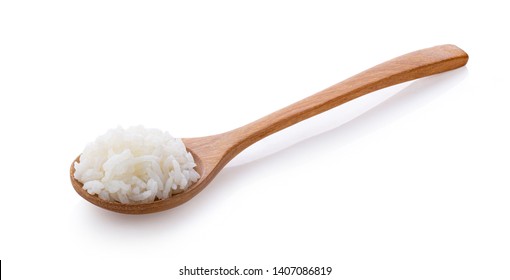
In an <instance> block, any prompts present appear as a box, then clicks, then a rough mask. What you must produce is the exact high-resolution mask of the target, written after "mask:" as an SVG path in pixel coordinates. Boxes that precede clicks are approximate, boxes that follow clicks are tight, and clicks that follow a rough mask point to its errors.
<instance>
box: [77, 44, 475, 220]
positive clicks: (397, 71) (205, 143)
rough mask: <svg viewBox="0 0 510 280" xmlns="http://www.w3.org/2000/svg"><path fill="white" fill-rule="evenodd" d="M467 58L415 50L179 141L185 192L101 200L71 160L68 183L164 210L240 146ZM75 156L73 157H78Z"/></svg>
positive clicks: (447, 49)
mask: <svg viewBox="0 0 510 280" xmlns="http://www.w3.org/2000/svg"><path fill="white" fill-rule="evenodd" d="M467 61H468V55H467V54H466V53H465V52H464V51H463V50H461V49H460V48H458V47H456V46H454V45H441V46H436V47H432V48H428V49H423V50H419V51H415V52H412V53H408V54H406V55H403V56H400V57H397V58H394V59H392V60H389V61H387V62H384V63H382V64H379V65H377V66H375V67H373V68H370V69H368V70H366V71H364V72H361V73H359V74H357V75H355V76H353V77H351V78H349V79H347V80H344V81H343V82H340V83H338V84H335V85H333V86H331V87H329V88H327V89H325V90H323V91H320V92H318V93H316V94H314V95H312V96H310V97H307V98H305V99H303V100H301V101H298V102H296V103H294V104H292V105H290V106H287V107H285V108H283V109H281V110H279V111H276V112H274V113H272V114H270V115H267V116H265V117H263V118H261V119H259V120H256V121H254V122H252V123H249V124H247V125H245V126H242V127H240V128H237V129H234V130H232V131H229V132H225V133H222V134H218V135H212V136H206V137H199V138H185V139H183V141H184V144H185V145H186V148H187V149H188V150H189V151H190V152H191V153H192V154H193V156H194V158H195V161H196V162H197V171H198V173H199V174H200V176H201V177H200V179H199V181H198V182H196V183H195V184H193V185H192V186H191V187H190V188H189V189H187V190H186V191H184V192H182V193H179V194H175V195H173V196H172V197H170V198H168V199H165V200H157V201H155V202H153V203H145V204H120V203H117V202H108V201H103V200H101V199H99V198H98V197H97V196H93V195H90V194H88V193H87V192H86V191H85V190H83V185H82V184H81V183H80V182H78V181H77V180H75V179H74V176H73V174H74V162H73V164H72V165H71V182H72V185H73V187H74V189H75V190H76V191H77V192H78V194H80V195H81V196H82V197H83V198H85V199H86V200H88V201H90V202H91V203H93V204H95V205H97V206H99V207H102V208H105V209H108V210H112V211H116V212H121V213H128V214H145V213H152V212H158V211H163V210H166V209H170V208H173V207H176V206H178V205H181V204H182V203H184V202H186V201H188V200H190V199H191V198H193V197H194V196H195V195H196V194H198V193H199V192H200V191H201V190H203V189H204V188H205V187H206V186H207V185H208V184H209V182H210V181H211V180H212V179H213V178H214V177H215V176H216V175H217V174H218V172H219V171H220V170H221V169H222V168H223V167H224V166H225V165H226V164H227V163H228V162H229V161H230V160H232V158H234V157H235V156H236V155H237V154H239V153H240V152H241V151H243V150H244V149H246V148H247V147H249V146H250V145H252V144H253V143H255V142H257V141H259V140H261V139H263V138H265V137H267V136H269V135H271V134H273V133H275V132H278V131H280V130H282V129H284V128H286V127H289V126H291V125H293V124H296V123H298V122H300V121H302V120H305V119H308V118H310V117H313V116H315V115H317V114H320V113H322V112H325V111H327V110H329V109H331V108H334V107H336V106H339V105H341V104H343V103H345V102H348V101H350V100H353V99H355V98H357V97H360V96H363V95H365V94H367V93H370V92H373V91H376V90H379V89H382V88H385V87H389V86H393V85H396V84H399V83H403V82H407V81H410V80H414V79H418V78H422V77H426V76H430V75H434V74H439V73H442V72H445V71H449V70H453V69H456V68H459V67H462V66H464V65H466V63H467ZM75 161H79V157H78V158H77V159H76V160H75Z"/></svg>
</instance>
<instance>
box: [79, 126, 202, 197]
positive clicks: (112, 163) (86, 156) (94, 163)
mask: <svg viewBox="0 0 510 280" xmlns="http://www.w3.org/2000/svg"><path fill="white" fill-rule="evenodd" d="M195 166H196V164H195V162H194V160H193V156H192V155H191V154H190V153H189V152H187V151H186V147H185V146H184V144H183V143H182V141H181V139H175V138H173V137H172V136H170V134H168V133H166V132H162V131H160V130H157V129H146V128H144V127H142V126H138V127H131V128H128V129H123V128H121V127H119V128H116V129H112V130H109V131H108V132H107V133H106V134H104V135H102V136H99V137H98V138H97V139H96V141H95V142H93V143H91V144H89V145H88V146H87V147H86V148H85V150H84V151H83V153H82V154H81V156H80V162H79V163H75V164H74V167H75V169H76V171H75V173H74V177H75V178H76V179H77V180H78V181H80V182H81V183H83V188H84V189H85V190H86V191H87V192H88V193H89V194H92V195H98V196H99V197H100V198H101V199H103V200H107V201H117V202H120V203H124V204H129V203H132V204H134V203H147V202H152V201H154V200H155V199H165V198H168V197H170V196H172V194H175V193H179V192H182V191H184V190H186V189H187V188H188V187H189V186H190V185H191V184H193V183H194V182H196V181H197V180H198V178H199V177H200V175H199V174H198V173H197V172H196V171H195V170H194V169H193V168H194V167H195Z"/></svg>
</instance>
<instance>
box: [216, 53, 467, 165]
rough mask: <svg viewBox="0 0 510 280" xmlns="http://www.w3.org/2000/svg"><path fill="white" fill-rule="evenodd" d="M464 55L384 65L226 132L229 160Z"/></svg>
mask: <svg viewBox="0 0 510 280" xmlns="http://www.w3.org/2000/svg"><path fill="white" fill-rule="evenodd" d="M467 61H468V55H467V53H465V52H464V51H463V50H461V49H460V48H458V47H456V46H454V45H441V46H436V47H432V48H427V49H422V50H418V51H415V52H412V53H408V54H405V55H402V56H399V57H397V58H394V59H392V60H389V61H386V62H384V63H382V64H379V65H377V66H375V67H372V68H370V69H368V70H366V71H364V72H361V73H359V74H357V75H355V76H353V77H351V78H349V79H347V80H344V81H342V82H340V83H338V84H335V85H333V86H331V87H329V88H327V89H325V90H323V91H320V92H318V93H316V94H314V95H312V96H309V97H307V98H305V99H303V100H301V101H298V102H296V103H294V104H292V105H290V106H287V107H285V108H283V109H281V110H279V111H276V112H274V113H272V114H269V115H267V116H265V117H263V118H261V119H258V120H256V121H254V122H252V123H249V124H247V125H245V126H243V127H240V128H238V129H235V130H232V131H230V132H228V133H227V134H228V136H227V135H226V136H227V137H228V138H229V142H230V144H231V145H232V146H230V147H231V148H230V149H229V150H230V153H229V154H230V155H229V157H230V158H233V157H234V156H235V155H237V154H238V153H239V152H241V151H242V150H244V149H245V148H247V147H248V146H250V145H251V144H253V143H255V142H257V141H259V140H260V139H262V138H264V137H266V136H269V135H271V134H273V133H275V132H277V131H280V130H282V129H284V128H286V127H289V126H291V125H293V124H296V123H298V122H300V121H302V120H305V119H307V118H310V117H312V116H315V115H317V114H320V113H322V112H324V111H327V110H329V109H331V108H333V107H336V106H339V105H341V104H343V103H345V102H348V101H350V100H352V99H355V98H357V97H360V96H362V95H365V94H367V93H370V92H373V91H376V90H379V89H382V88H385V87H389V86H393V85H396V84H399V83H403V82H407V81H410V80H414V79H418V78H422V77H426V76H430V75H434V74H438V73H441V72H445V71H449V70H453V69H456V68H459V67H462V66H464V65H465V64H466V63H467Z"/></svg>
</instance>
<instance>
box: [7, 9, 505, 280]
mask: <svg viewBox="0 0 510 280" xmlns="http://www.w3.org/2000/svg"><path fill="white" fill-rule="evenodd" d="M174 2H177V1H174ZM180 2H183V3H180V4H179V3H172V2H170V1H109V0H106V1H105V0H101V1H51V0H50V1H1V2H0V122H1V126H0V131H1V138H0V139H1V140H0V141H1V145H0V170H1V177H2V178H1V186H0V188H1V189H0V203H1V204H0V209H1V212H0V222H1V228H0V259H1V260H2V274H3V276H5V277H6V279H69V278H72V279H120V278H122V279H230V278H228V277H226V278H225V277H220V276H217V277H213V276H210V277H179V276H178V273H179V271H178V270H179V269H180V268H182V267H184V266H185V265H186V266H188V267H196V266H203V267H207V268H216V267H220V266H222V267H233V266H234V265H237V266H238V267H241V268H263V269H267V270H271V269H272V267H274V266H332V267H333V274H332V275H331V276H329V277H325V276H323V277H315V278H314V279H508V278H510V178H509V172H508V167H509V163H510V148H509V145H508V143H510V136H509V134H508V131H509V125H508V121H509V120H510V111H509V109H508V108H509V105H508V104H509V102H510V92H509V87H508V83H507V81H508V64H509V63H510V59H509V57H508V50H509V49H510V44H509V42H508V40H507V39H508V36H507V35H508V30H507V27H508V26H510V20H509V19H508V16H507V13H506V9H505V8H504V7H503V3H504V1H470V3H476V4H469V3H466V1H444V0H442V1H421V2H413V1H391V0H390V1H347V2H345V3H343V2H342V1H330V2H327V1H308V3H305V2H303V1H255V2H252V3H250V4H248V3H242V2H243V1H180ZM184 2H185V3H184ZM452 2H453V3H452ZM445 43H452V44H456V45H458V46H459V47H461V48H463V49H464V50H465V51H466V52H468V53H469V55H470V61H469V63H468V66H467V67H464V68H461V69H458V70H455V71H452V72H449V73H445V74H442V75H437V76H434V77H430V78H425V79H422V80H419V81H415V82H411V83H407V84H404V85H399V86H396V87H393V88H389V89H386V90H382V91H379V92H377V93H374V94H372V95H369V96H366V97H364V98H362V99H360V100H357V101H355V102H352V103H350V104H345V105H344V106H341V107H339V108H335V109H333V110H331V111H329V112H327V113H324V114H322V115H320V116H318V117H315V118H313V119H311V120H308V121H305V122H303V123H300V124H298V125H296V126H294V127H292V128H290V129H287V130H285V131H282V132H280V133H278V134H276V135H274V136H271V137H269V138H267V139H265V140H263V141H261V142H259V143H257V144H256V145H254V146H252V147H251V148H249V149H248V150H246V151H245V152H243V153H242V154H240V155H239V156H238V158H236V159H234V160H233V161H232V162H231V163H230V164H229V165H228V166H227V167H226V168H225V169H224V170H223V171H222V172H221V173H220V174H219V175H218V177H217V178H216V179H215V180H214V181H213V182H212V183H211V184H210V185H209V187H207V188H206V189H205V190H204V191H203V192H202V193H200V194H199V195H198V196H197V197H195V198H194V199H193V200H191V201H190V202H188V203H186V204H184V205H182V206H180V207H178V208H175V209H172V210H169V211H165V212H162V213H157V214H150V215H142V216H130V215H123V214H117V213H113V212H108V211H106V210H103V209H100V208H97V207H95V206H93V205H92V204H90V203H88V202H87V201H85V200H83V199H82V198H81V197H80V196H78V195H77V194H76V193H75V191H74V190H73V189H72V187H71V184H70V182H69V167H70V164H71V162H72V161H73V159H74V158H75V157H76V156H77V155H78V154H79V153H80V152H81V151H82V149H83V148H84V146H85V145H86V144H87V143H88V142H90V141H92V140H94V139H95V137H96V136H98V135H100V134H102V133H104V132H105V131H106V130H107V129H109V128H112V127H116V126H118V125H122V126H130V125H138V124H142V125H145V126H147V127H156V128H160V129H162V130H167V131H169V132H170V133H171V134H172V135H174V136H176V137H192V136H203V135H209V134H215V133H220V132H224V131H227V130H230V129H233V128H235V127H238V126H241V125H243V124H246V123H248V122H250V121H253V120H255V119H257V118H259V117H262V116H264V115H266V114H268V113H270V112H272V111H275V110H277V109H279V108H281V107H284V106H286V105H288V104H291V103H292V102H295V101H297V100H300V99H301V98H304V97H306V96H308V95H310V94H313V93H315V92H317V91H319V90H321V89H323V88H325V87H328V86H330V85H332V84H334V83H336V82H339V81H341V80H343V79H345V78H348V77H349V76H351V75H353V74H356V73H358V72H360V71H362V70H364V69H366V68H369V67H371V66H373V65H375V64H377V63H380V62H383V61H385V60H387V59H390V58H393V57H395V56H398V55H401V54H404V53H407V52H410V51H414V50H417V49H421V48H426V47H431V46H434V45H439V44H445ZM243 278H246V279H273V278H274V279H284V278H285V279H291V278H289V277H282V276H278V277H277V276H271V275H269V273H267V275H264V276H262V277H260V276H259V277H243ZM294 278H295V277H292V279H294ZM2 279H3V277H2ZM232 279H233V278H232ZM299 279H309V278H308V277H300V278H299Z"/></svg>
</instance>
